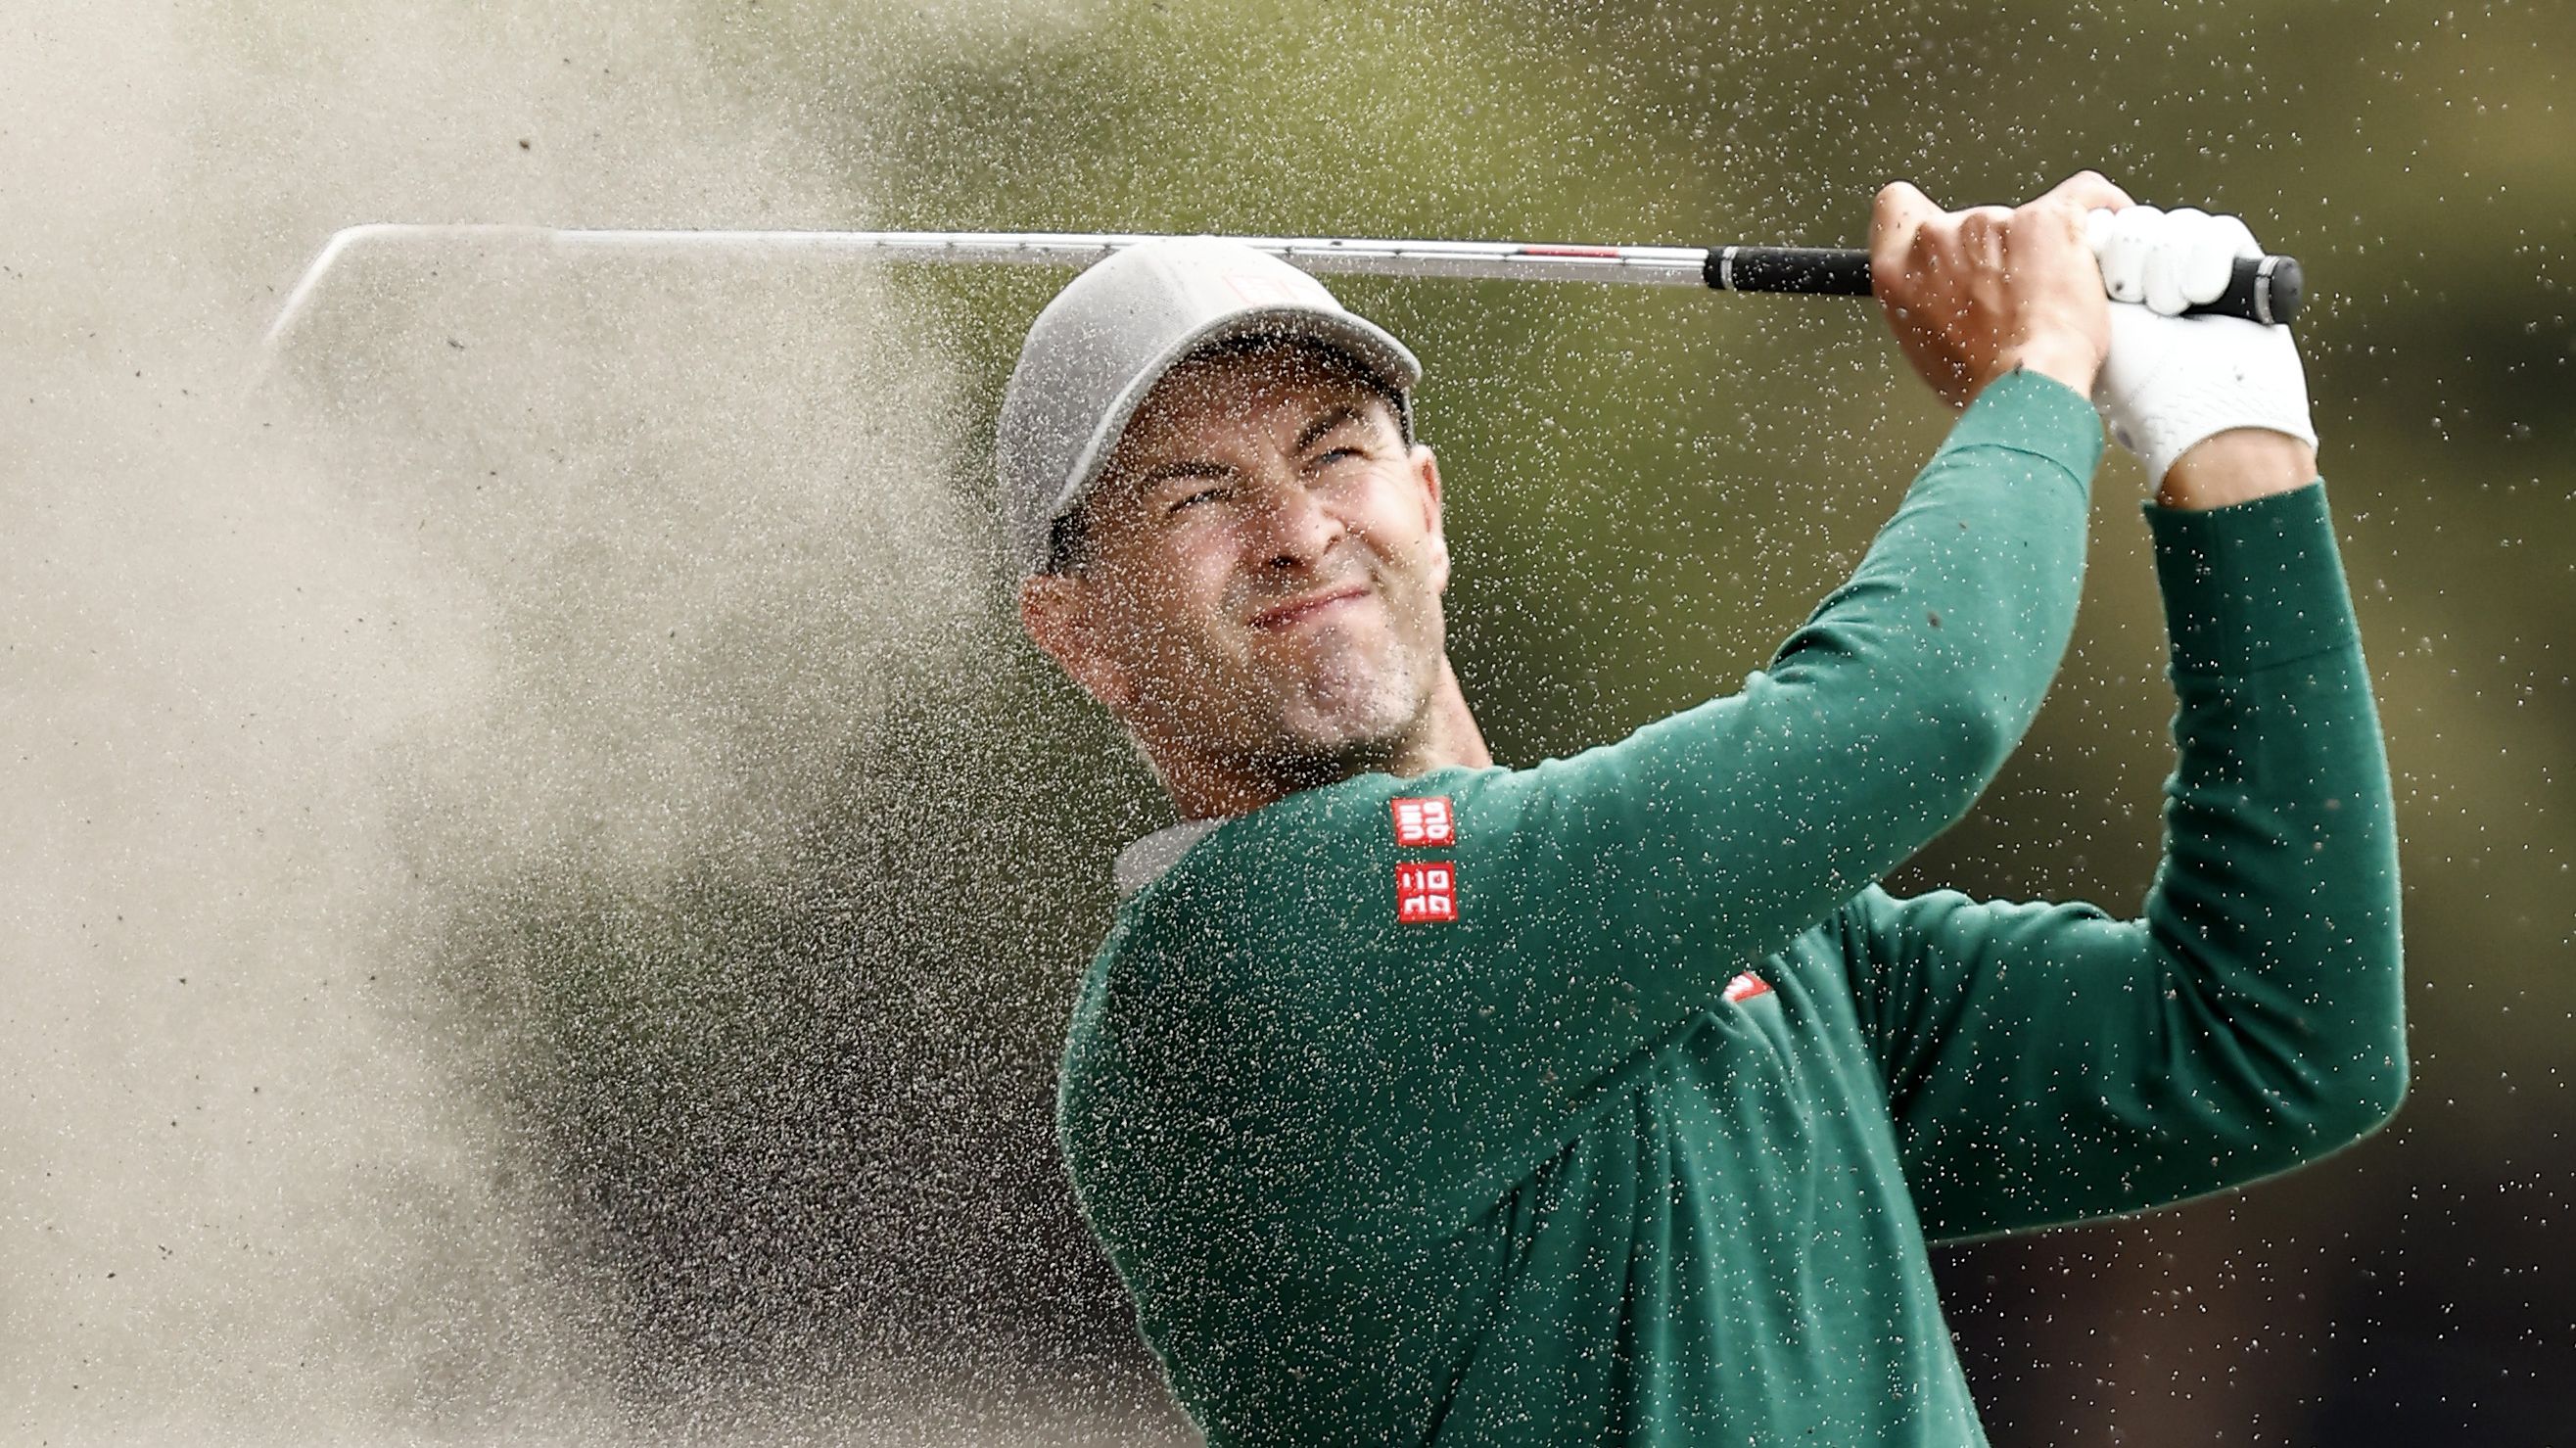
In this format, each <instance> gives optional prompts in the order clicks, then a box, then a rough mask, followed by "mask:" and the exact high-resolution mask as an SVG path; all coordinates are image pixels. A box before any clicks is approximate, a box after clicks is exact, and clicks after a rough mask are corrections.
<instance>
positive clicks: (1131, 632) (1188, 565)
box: [1115, 552, 1232, 676]
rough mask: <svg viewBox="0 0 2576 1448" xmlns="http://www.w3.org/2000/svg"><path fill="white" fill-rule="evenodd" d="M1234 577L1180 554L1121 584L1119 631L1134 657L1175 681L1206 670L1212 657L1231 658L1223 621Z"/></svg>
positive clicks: (1218, 565) (1205, 559) (1199, 557)
mask: <svg viewBox="0 0 2576 1448" xmlns="http://www.w3.org/2000/svg"><path fill="white" fill-rule="evenodd" d="M1231 577H1232V575H1231V572H1230V570H1228V569H1227V568H1226V567H1225V566H1223V564H1222V562H1221V561H1219V560H1217V559H1215V558H1213V557H1211V556H1209V555H1207V554H1205V553H1199V552H1179V553H1173V554H1166V555H1164V556H1163V557H1161V558H1160V559H1159V560H1158V561H1157V566H1156V567H1154V568H1152V569H1139V570H1137V571H1136V572H1135V573H1133V574H1130V575H1129V576H1127V577H1124V578H1121V579H1120V580H1118V582H1117V583H1116V585H1115V587H1116V588H1117V589H1118V590H1119V598H1120V600H1121V602H1120V607H1119V609H1118V620H1117V628H1118V632H1119V635H1120V637H1121V639H1122V641H1123V642H1124V644H1125V646H1126V651H1127V652H1128V653H1129V655H1130V657H1133V658H1136V659H1138V660H1140V661H1144V662H1147V663H1148V664H1149V666H1150V667H1152V668H1153V669H1154V670H1155V671H1156V672H1157V673H1160V674H1163V675H1165V676H1175V675H1178V674H1181V673H1184V672H1186V671H1187V670H1189V669H1191V668H1193V667H1203V666H1204V664H1205V662H1206V661H1207V660H1208V657H1209V656H1210V655H1211V654H1224V653H1230V652H1231V651H1232V650H1230V649H1229V648H1228V647H1227V635H1226V631H1225V628H1224V622H1225V620H1226V618H1227V617H1228V616H1229V615H1228V612H1227V610H1228V608H1229V591H1230V590H1229V585H1230V582H1231Z"/></svg>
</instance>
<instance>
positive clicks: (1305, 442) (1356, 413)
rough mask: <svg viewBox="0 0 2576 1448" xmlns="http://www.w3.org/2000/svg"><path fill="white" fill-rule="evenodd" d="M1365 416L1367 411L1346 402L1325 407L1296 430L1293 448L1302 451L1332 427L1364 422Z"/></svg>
mask: <svg viewBox="0 0 2576 1448" xmlns="http://www.w3.org/2000/svg"><path fill="white" fill-rule="evenodd" d="M1367 418H1368V413H1367V412H1365V411H1363V410H1362V409H1360V408H1359V407H1357V406H1355V405H1353V404H1351V403H1348V402H1345V403H1342V404H1340V405H1339V406H1335V407H1328V408H1325V409H1324V410H1323V411H1321V412H1319V413H1316V414H1315V416H1314V420H1313V421H1311V422H1308V423H1307V424H1306V426H1305V427H1304V428H1303V429H1302V430H1301V431H1299V432H1298V434H1297V446H1296V447H1295V448H1294V449H1293V450H1294V451H1296V452H1304V451H1305V450H1306V449H1308V448H1310V447H1313V446H1314V445H1315V443H1316V442H1317V441H1318V440H1319V439H1321V438H1322V437H1323V435H1324V434H1326V433H1328V432H1331V431H1332V430H1333V429H1334V428H1337V427H1339V426H1341V425H1342V424H1343V423H1346V422H1364V421H1366V420H1367Z"/></svg>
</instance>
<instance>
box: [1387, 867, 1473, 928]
mask: <svg viewBox="0 0 2576 1448" xmlns="http://www.w3.org/2000/svg"><path fill="white" fill-rule="evenodd" d="M1395 918H1396V919H1397V920H1399V921H1401V922H1403V923H1404V924H1407V925H1441V924H1446V923H1448V922H1450V921H1453V920H1455V919H1457V918H1458V871H1457V868H1456V867H1455V866H1453V865H1451V864H1450V863H1449V862H1448V861H1446V860H1429V861H1425V862H1423V863H1421V864H1403V865H1398V866H1396V867H1395Z"/></svg>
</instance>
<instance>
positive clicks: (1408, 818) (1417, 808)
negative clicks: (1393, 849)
mask: <svg viewBox="0 0 2576 1448" xmlns="http://www.w3.org/2000/svg"><path fill="white" fill-rule="evenodd" d="M1395 842H1396V843H1397V844H1399V845H1454V844H1456V843H1458V817H1457V816H1456V815H1455V814H1453V813H1451V812H1450V809H1449V797H1448V796H1447V795H1445V794H1444V795H1435V796H1432V797H1430V798H1427V799H1399V800H1397V801H1396V802H1395Z"/></svg>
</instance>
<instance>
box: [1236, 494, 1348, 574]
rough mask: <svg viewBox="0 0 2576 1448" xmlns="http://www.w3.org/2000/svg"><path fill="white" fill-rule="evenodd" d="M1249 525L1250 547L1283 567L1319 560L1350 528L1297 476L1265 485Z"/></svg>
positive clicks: (1263, 558)
mask: <svg viewBox="0 0 2576 1448" xmlns="http://www.w3.org/2000/svg"><path fill="white" fill-rule="evenodd" d="M1245 527H1246V529H1247V530H1248V532H1249V534H1250V536H1249V537H1247V538H1246V540H1245V541H1246V543H1247V544H1248V545H1249V546H1248V548H1247V551H1249V552H1253V553H1255V554H1257V555H1258V556H1259V557H1260V558H1261V560H1262V561H1263V562H1264V563H1265V564H1267V565H1268V566H1270V567H1273V568H1281V569H1289V568H1303V567H1307V566H1309V565H1311V564H1313V563H1315V562H1316V561H1318V560H1320V559H1321V558H1323V557H1324V556H1325V555H1326V554H1327V553H1330V552H1331V551H1332V549H1333V545H1335V544H1337V543H1339V542H1341V541H1342V535H1343V533H1344V532H1346V531H1347V525H1346V524H1345V523H1344V522H1343V521H1342V516H1341V514H1340V513H1338V512H1336V511H1335V510H1334V509H1333V508H1332V507H1330V506H1329V505H1328V504H1327V503H1326V501H1325V500H1324V499H1323V498H1322V497H1320V496H1318V495H1317V493H1316V491H1315V490H1314V489H1312V488H1309V487H1307V486H1306V485H1305V482H1304V480H1303V479H1301V478H1296V477H1285V478H1277V479H1272V480H1270V481H1269V484H1268V485H1267V486H1265V487H1264V488H1263V489H1262V498H1261V506H1259V507H1258V508H1255V509H1254V510H1253V511H1252V513H1251V516H1250V517H1248V518H1247V519H1246V520H1245Z"/></svg>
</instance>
